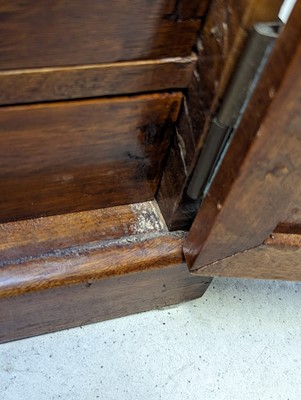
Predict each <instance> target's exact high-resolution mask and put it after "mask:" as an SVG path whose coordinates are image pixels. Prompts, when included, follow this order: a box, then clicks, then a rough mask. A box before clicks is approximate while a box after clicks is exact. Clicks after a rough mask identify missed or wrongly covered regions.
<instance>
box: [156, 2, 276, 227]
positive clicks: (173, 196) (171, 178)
mask: <svg viewBox="0 0 301 400" xmlns="http://www.w3.org/2000/svg"><path fill="white" fill-rule="evenodd" d="M281 4H282V1H281V0H273V1H270V0H265V1H258V0H247V1H245V0H242V1H236V0H235V1H234V0H213V1H211V2H210V3H209V10H208V12H207V14H206V18H205V20H204V23H203V27H202V29H201V32H200V36H199V39H198V42H197V50H198V61H197V64H196V68H195V71H194V74H193V75H192V78H191V82H190V85H189V88H188V91H187V93H186V107H185V108H184V107H182V110H181V112H180V115H179V118H178V122H177V130H178V133H179V137H180V140H177V141H175V142H174V143H173V148H172V152H171V153H170V157H169V159H168V160H167V164H166V168H165V169H164V172H163V178H162V181H161V182H162V184H161V185H160V188H159V191H158V196H157V200H158V203H159V205H160V208H161V209H162V213H163V215H164V218H165V219H166V222H167V225H168V226H169V228H170V229H183V228H185V229H187V228H189V227H190V225H191V223H192V221H193V219H194V217H195V215H196V212H197V209H198V207H199V202H198V201H196V202H194V201H192V200H190V199H189V198H188V197H187V196H186V187H187V185H188V183H189V180H190V178H191V174H192V172H193V170H194V167H195V163H196V161H197V158H198V155H199V153H200V150H201V148H202V146H203V142H204V139H205V137H206V135H207V132H208V128H209V125H210V122H211V120H212V117H213V116H214V114H215V113H216V111H217V108H218V106H219V104H220V100H221V98H222V97H223V95H224V92H225V89H226V87H227V85H228V83H229V80H230V77H231V75H232V73H233V71H234V68H235V65H236V63H237V61H238V59H239V55H240V53H241V51H242V49H243V46H244V43H245V40H246V38H247V33H248V30H249V29H250V27H251V26H252V25H253V24H254V23H255V22H260V21H261V22H264V21H273V20H276V19H277V15H278V11H279V8H280V6H281ZM179 148H182V149H181V151H180V150H179ZM182 155H184V156H182ZM174 171H177V174H176V176H175V172H174ZM175 181H176V184H175Z"/></svg>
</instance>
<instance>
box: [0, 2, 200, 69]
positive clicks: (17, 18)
mask: <svg viewBox="0 0 301 400" xmlns="http://www.w3.org/2000/svg"><path fill="white" fill-rule="evenodd" d="M175 4H176V1H170V0H153V1H149V0H111V1H102V0H88V1H82V0H73V1H49V0H39V1H32V0H24V1H22V2H21V1H19V0H2V1H1V4H0V20H1V24H0V37H1V45H0V60H1V61H0V69H16V68H34V67H48V66H62V65H67V66H68V65H81V64H83V65H84V64H93V63H95V64H97V63H107V62H116V61H122V60H143V59H154V58H164V57H182V56H187V55H190V54H191V51H192V47H193V45H194V42H195V39H196V33H197V31H198V29H199V27H200V21H199V19H191V18H189V19H187V20H181V21H180V22H178V21H177V20H176V18H171V16H170V12H172V10H173V9H174V6H175Z"/></svg>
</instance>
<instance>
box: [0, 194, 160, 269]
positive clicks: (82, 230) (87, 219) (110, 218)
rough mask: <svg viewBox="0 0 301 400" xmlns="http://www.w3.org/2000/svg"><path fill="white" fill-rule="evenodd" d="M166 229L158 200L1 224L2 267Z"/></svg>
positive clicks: (0, 249) (0, 252) (0, 257)
mask: <svg viewBox="0 0 301 400" xmlns="http://www.w3.org/2000/svg"><path fill="white" fill-rule="evenodd" d="M163 231H166V227H165V223H164V220H163V218H162V216H161V214H160V211H159V209H158V206H157V204H156V202H155V201H148V202H145V203H135V204H130V205H124V206H116V207H109V208H102V209H99V210H92V211H81V212H78V213H70V214H61V215H55V216H50V217H44V218H35V219H28V220H24V221H17V222H7V223H4V224H0V266H1V265H2V266H3V265H4V264H6V263H12V260H18V259H22V260H25V259H26V258H27V259H28V258H32V257H37V256H40V255H42V254H45V253H49V252H52V251H54V250H55V251H59V250H62V249H66V248H68V247H72V246H81V245H85V244H88V243H96V242H99V241H102V240H105V241H107V240H112V239H115V240H117V239H120V238H122V237H124V236H133V235H136V234H140V235H141V234H146V233H151V232H152V233H160V232H163Z"/></svg>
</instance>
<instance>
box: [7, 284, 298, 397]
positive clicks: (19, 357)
mask: <svg viewBox="0 0 301 400" xmlns="http://www.w3.org/2000/svg"><path fill="white" fill-rule="evenodd" d="M300 306H301V284H300V283H293V282H291V283H289V282H270V281H253V280H248V281H247V280H236V279H215V280H214V281H213V283H212V284H211V286H210V287H209V289H208V291H207V292H206V294H205V295H204V296H203V297H202V298H201V299H198V300H195V301H192V302H189V303H185V304H181V305H179V306H176V307H172V308H167V309H164V310H161V311H151V312H147V313H143V314H139V315H134V316H130V317H125V318H120V319H117V320H112V321H107V322H102V323H99V324H95V325H90V326H85V327H82V328H77V329H71V330H69V331H63V332H58V333H55V334H50V335H44V336H40V337H36V338H32V339H27V340H22V341H18V342H14V343H8V344H4V345H1V346H0V393H1V400H27V399H28V400H35V399H37V400H44V399H70V400H71V399H72V400H74V399H85V400H86V399H87V400H90V399H105V400H110V399H112V400H118V399H123V400H126V399H139V400H140V399H147V400H152V399H166V400H167V399H170V400H184V399H185V400H186V399H187V400H188V399H198V400H199V399H205V400H211V399H212V400H219V399H223V400H224V399H231V400H232V399H234V400H237V399H243V400H248V399H250V400H256V399H260V400H264V399H273V400H277V399H281V400H288V399H289V400H300V399H301V307H300Z"/></svg>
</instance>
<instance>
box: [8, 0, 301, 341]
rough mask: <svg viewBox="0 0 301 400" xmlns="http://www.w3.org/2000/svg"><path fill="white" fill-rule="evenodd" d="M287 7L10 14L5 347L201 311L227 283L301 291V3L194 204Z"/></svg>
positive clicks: (97, 8) (47, 8)
mask: <svg viewBox="0 0 301 400" xmlns="http://www.w3.org/2000/svg"><path fill="white" fill-rule="evenodd" d="M280 6H281V1H279V0H273V1H260V2H257V1H255V0H248V1H239V2H233V1H232V0H225V1H220V0H213V1H211V2H208V1H206V0H195V1H188V0H187V1H186V0H181V1H174V0H157V1H153V2H149V1H137V2H136V1H127V0H124V1H121V0H113V1H112V2H110V4H109V3H107V2H99V1H94V0H91V1H87V2H85V4H84V5H83V2H81V1H74V2H67V1H55V2H49V1H46V0H45V1H42V2H37V3H33V2H29V1H23V2H21V3H20V2H17V1H10V2H8V1H1V2H0V31H1V38H2V39H1V43H0V60H1V61H0V102H1V107H0V155H1V157H0V183H1V186H0V187H1V196H0V260H1V261H0V263H1V267H0V341H7V340H13V339H17V338H21V337H26V336H31V335H35V334H40V333H44V332H50V331H54V330H57V329H63V328H67V327H72V326H76V325H81V324H85V323H91V322H95V321H99V320H103V319H107V318H113V317H118V316H121V315H126V314H129V313H133V312H139V311H144V310H147V309H151V308H155V307H161V306H164V305H168V304H174V303H176V302H179V301H184V300H189V299H193V298H196V297H198V296H201V295H202V294H203V292H204V291H205V290H206V288H207V286H208V284H209V283H210V279H211V278H210V277H211V276H215V275H225V276H244V277H248V276H250V277H257V278H267V279H270V278H273V279H274V278H280V279H300V276H301V274H300V273H299V264H300V263H299V255H300V238H299V235H300V229H299V228H300V221H301V211H300V210H301V205H300V202H299V199H300V196H299V191H300V190H299V186H300V185H299V183H300V179H299V178H300V171H301V165H300V157H299V156H300V154H301V148H300V143H301V140H300V131H301V121H299V119H300V118H299V114H298V107H299V105H300V101H299V97H298V96H299V92H300V88H299V86H300V84H301V79H300V78H299V73H298V70H299V69H300V62H301V61H300V60H301V51H300V35H301V28H300V27H299V23H298V18H299V15H300V11H301V9H300V7H301V3H300V1H298V2H297V4H296V6H295V9H294V11H293V13H292V16H291V18H290V20H289V22H288V23H287V25H286V26H285V27H284V28H283V29H282V30H281V33H280V35H279V38H278V39H277V40H276V42H275V45H274V46H273V47H271V49H270V50H271V52H270V54H269V55H267V54H266V63H265V66H264V68H261V70H262V71H261V70H260V73H259V72H258V73H257V75H256V85H255V84H254V85H253V86H254V87H253V86H252V93H251V95H250V96H249V100H248V102H247V103H246V104H245V105H244V113H243V114H242V115H241V117H240V120H239V123H237V124H236V125H235V129H234V130H233V133H232V135H231V136H230V140H229V142H228V143H227V146H226V147H225V148H224V149H227V151H226V150H224V151H223V152H222V153H221V154H220V159H219V160H218V161H219V164H218V168H217V169H216V171H215V175H214V179H213V180H212V183H211V184H210V186H208V190H207V192H206V193H205V194H206V195H205V194H204V193H203V192H202V193H201V192H200V193H199V196H196V198H191V197H190V195H189V192H187V188H188V187H189V184H190V181H191V178H192V176H193V174H194V171H195V166H196V164H197V162H198V160H199V158H200V154H202V152H203V151H204V149H206V145H207V143H208V138H209V139H210V129H209V127H210V124H211V122H212V120H213V118H214V117H215V115H216V113H217V112H218V109H219V107H220V104H221V102H222V101H223V99H225V98H226V93H227V90H228V88H229V85H230V84H231V80H233V79H234V77H235V74H236V71H237V68H238V65H239V60H240V59H241V57H242V54H243V49H244V48H245V47H246V43H247V40H248V36H249V32H250V30H251V29H252V26H253V25H254V23H256V22H266V21H273V20H276V19H277V15H278V11H279V8H280ZM252 82H253V83H254V82H255V81H254V80H253V81H252ZM208 132H209V133H208ZM215 161H217V160H215ZM189 269H190V270H191V271H192V272H193V274H191V272H189Z"/></svg>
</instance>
